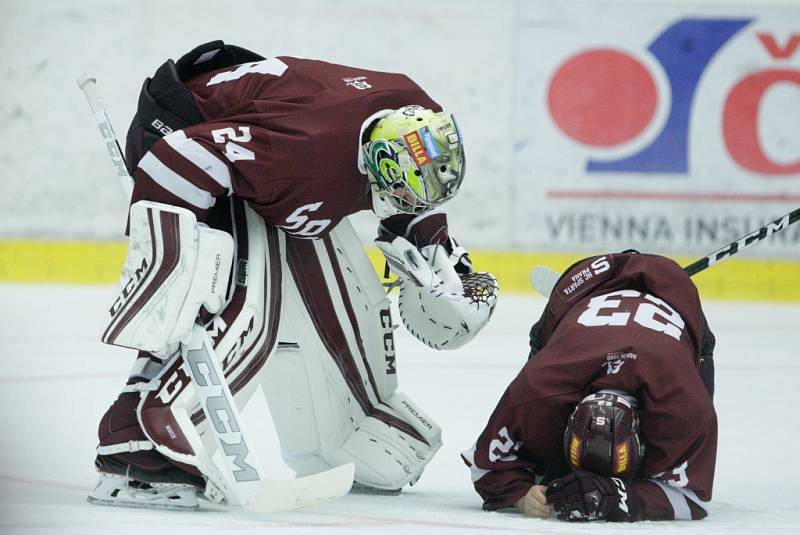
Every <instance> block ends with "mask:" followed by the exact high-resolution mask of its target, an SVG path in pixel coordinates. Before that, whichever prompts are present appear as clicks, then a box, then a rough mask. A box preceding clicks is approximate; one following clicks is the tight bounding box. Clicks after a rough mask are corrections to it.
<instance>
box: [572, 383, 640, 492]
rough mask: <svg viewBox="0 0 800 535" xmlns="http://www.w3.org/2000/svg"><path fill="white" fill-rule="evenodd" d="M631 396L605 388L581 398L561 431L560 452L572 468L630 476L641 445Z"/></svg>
mask: <svg viewBox="0 0 800 535" xmlns="http://www.w3.org/2000/svg"><path fill="white" fill-rule="evenodd" d="M631 400H632V398H629V397H627V396H623V395H618V394H615V393H611V392H609V391H606V390H603V391H600V392H598V393H596V394H592V395H590V396H586V397H585V398H583V399H582V400H581V402H580V403H579V404H578V406H577V407H576V408H575V411H574V412H573V413H572V416H570V418H569V423H568V424H567V429H566V431H565V433H564V456H565V457H566V459H567V463H568V464H569V466H570V467H571V468H572V469H573V470H588V471H589V472H592V473H595V474H598V475H602V476H613V477H619V478H621V479H631V478H633V476H634V475H635V474H636V471H637V470H638V468H639V464H640V463H641V460H642V457H644V447H643V445H642V443H641V441H640V439H639V417H638V415H637V412H636V408H635V406H634V405H632V403H631ZM634 403H635V400H634Z"/></svg>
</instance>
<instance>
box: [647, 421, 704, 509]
mask: <svg viewBox="0 0 800 535" xmlns="http://www.w3.org/2000/svg"><path fill="white" fill-rule="evenodd" d="M716 451H717V432H716V419H715V420H714V422H713V425H711V426H710V427H709V429H708V430H707V431H704V432H701V433H700V434H699V435H698V436H696V437H694V438H693V439H690V442H689V447H688V450H687V451H686V454H685V455H684V456H682V457H681V458H682V459H683V460H682V461H681V462H680V463H678V464H677V466H675V467H674V468H672V469H671V470H667V471H664V472H661V473H658V474H655V475H654V476H652V477H649V478H639V479H636V480H635V481H634V484H633V486H634V489H635V491H636V494H637V495H638V496H639V499H640V500H641V504H642V519H643V520H673V519H674V520H700V519H702V518H705V517H706V516H707V515H708V513H707V512H706V510H705V506H706V504H707V503H708V502H709V501H710V500H711V491H712V485H713V480H714V466H715V463H716Z"/></svg>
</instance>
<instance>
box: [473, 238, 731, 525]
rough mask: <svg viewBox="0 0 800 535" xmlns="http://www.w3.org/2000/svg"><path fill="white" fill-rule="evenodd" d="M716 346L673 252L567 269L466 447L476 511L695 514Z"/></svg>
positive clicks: (616, 516) (711, 427) (708, 433)
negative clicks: (523, 354) (479, 502)
mask: <svg viewBox="0 0 800 535" xmlns="http://www.w3.org/2000/svg"><path fill="white" fill-rule="evenodd" d="M713 350H714V336H713V334H712V333H711V331H710V330H709V329H708V326H707V324H706V321H705V318H704V316H703V311H702V309H701V307H700V301H699V298H698V294H697V289H696V288H695V286H694V284H693V283H692V281H691V280H690V279H689V277H688V276H687V274H686V272H685V271H684V270H683V269H682V268H681V267H680V266H678V265H677V264H676V263H675V262H673V261H672V260H669V259H667V258H664V257H661V256H653V255H644V254H642V255H640V254H635V253H634V252H625V253H619V254H607V255H604V256H596V257H591V258H587V259H585V260H582V261H580V262H578V263H576V264H575V265H573V266H572V267H570V268H569V269H568V270H567V271H566V272H565V273H564V274H563V275H562V276H561V278H560V279H559V280H558V282H557V283H556V285H555V287H554V289H553V291H552V293H551V295H550V299H549V301H548V303H547V305H546V307H545V310H544V312H543V313H542V317H541V319H540V320H539V321H538V322H536V324H535V325H534V326H533V329H532V330H531V352H530V357H529V360H528V362H527V363H526V364H525V366H524V367H523V368H522V371H521V372H520V373H519V375H518V376H517V377H516V378H515V379H514V380H513V381H512V383H511V384H510V385H509V387H508V388H507V390H506V391H505V393H504V394H503V397H502V398H501V399H500V402H499V403H498V405H497V407H496V408H495V410H494V413H493V414H492V415H491V418H490V419H489V423H488V424H487V425H486V428H485V429H484V430H483V432H482V433H481V435H480V437H479V438H478V440H477V442H476V444H475V446H474V447H473V448H472V449H470V450H468V451H465V452H464V453H463V454H462V457H463V458H464V460H465V462H466V463H467V465H468V466H469V467H470V469H471V471H472V481H473V482H474V485H475V490H476V491H477V492H478V494H480V495H481V497H482V498H483V507H484V509H487V510H495V509H501V508H505V507H516V508H517V509H519V510H521V511H522V512H523V513H525V514H526V515H529V516H533V517H547V516H548V515H549V514H550V512H551V510H552V511H555V513H556V514H557V515H558V518H559V519H561V520H573V521H588V520H610V521H618V522H631V521H636V520H661V519H701V518H704V517H705V516H706V511H705V510H704V504H705V503H706V502H708V501H709V500H710V499H711V489H712V485H713V480H714V464H715V458H716V449H717V418H716V413H715V412H714V406H713V404H712V396H713V390H714V379H713V377H714V368H713V360H712V357H713Z"/></svg>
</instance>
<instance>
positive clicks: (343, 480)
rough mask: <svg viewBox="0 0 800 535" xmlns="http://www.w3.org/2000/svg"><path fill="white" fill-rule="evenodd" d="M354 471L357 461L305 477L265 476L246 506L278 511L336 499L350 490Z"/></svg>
mask: <svg viewBox="0 0 800 535" xmlns="http://www.w3.org/2000/svg"><path fill="white" fill-rule="evenodd" d="M354 475H355V465H353V463H347V464H343V465H341V466H337V467H336V468H331V469H330V470H326V471H324V472H320V473H319V474H313V475H310V476H306V477H298V478H296V479H289V480H286V481H270V480H265V481H263V482H262V483H261V485H260V486H259V487H258V489H257V490H256V491H255V492H254V493H253V495H252V496H251V497H250V499H249V500H248V501H247V503H246V504H245V506H244V507H245V509H247V510H248V511H251V512H253V513H277V512H280V511H291V510H293V509H299V508H300V507H308V506H310V505H315V504H318V503H321V502H324V501H327V500H333V499H335V498H339V497H341V496H344V495H345V494H347V493H348V492H350V487H352V486H353V477H354Z"/></svg>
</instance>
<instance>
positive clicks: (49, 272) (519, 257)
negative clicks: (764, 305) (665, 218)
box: [0, 241, 800, 302]
mask: <svg viewBox="0 0 800 535" xmlns="http://www.w3.org/2000/svg"><path fill="white" fill-rule="evenodd" d="M126 252H127V244H126V243H124V242H50V241H0V281H1V282H25V283H68V284H110V283H114V282H116V281H117V279H118V278H119V275H120V272H121V269H122V264H123V262H124V261H125V254H126ZM368 254H369V257H370V260H371V261H372V263H373V265H374V266H375V270H376V271H377V272H378V273H379V274H381V275H382V274H383V266H384V263H383V256H382V255H381V253H380V251H378V250H377V249H375V248H370V249H369V250H368ZM470 256H471V257H472V261H473V264H474V265H475V266H476V268H477V269H479V270H480V271H490V272H491V273H494V275H495V276H496V277H497V280H498V281H499V282H500V290H501V291H502V292H506V293H530V292H532V290H531V289H530V285H529V283H528V276H529V274H530V270H531V268H532V267H533V266H536V265H540V264H541V265H546V266H548V267H551V268H553V269H555V270H556V271H559V272H561V271H562V270H564V269H566V268H567V267H568V266H569V265H570V264H572V263H573V262H575V261H576V260H579V259H581V258H583V257H585V256H588V255H587V254H583V253H575V254H561V253H522V252H510V251H505V252H501V251H497V252H492V251H474V252H472V253H470ZM675 260H677V261H678V263H680V264H681V265H688V264H690V263H691V262H693V261H694V260H696V258H687V257H676V258H675ZM693 280H694V281H695V283H696V284H697V286H698V288H699V289H700V295H701V296H702V297H703V298H704V299H724V300H737V301H739V300H741V301H776V302H800V261H788V260H786V261H779V260H759V259H747V258H733V259H731V260H726V261H724V262H722V263H721V264H719V265H717V266H714V267H713V268H711V269H708V270H706V271H703V272H701V273H698V274H697V275H695V276H694V277H693Z"/></svg>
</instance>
